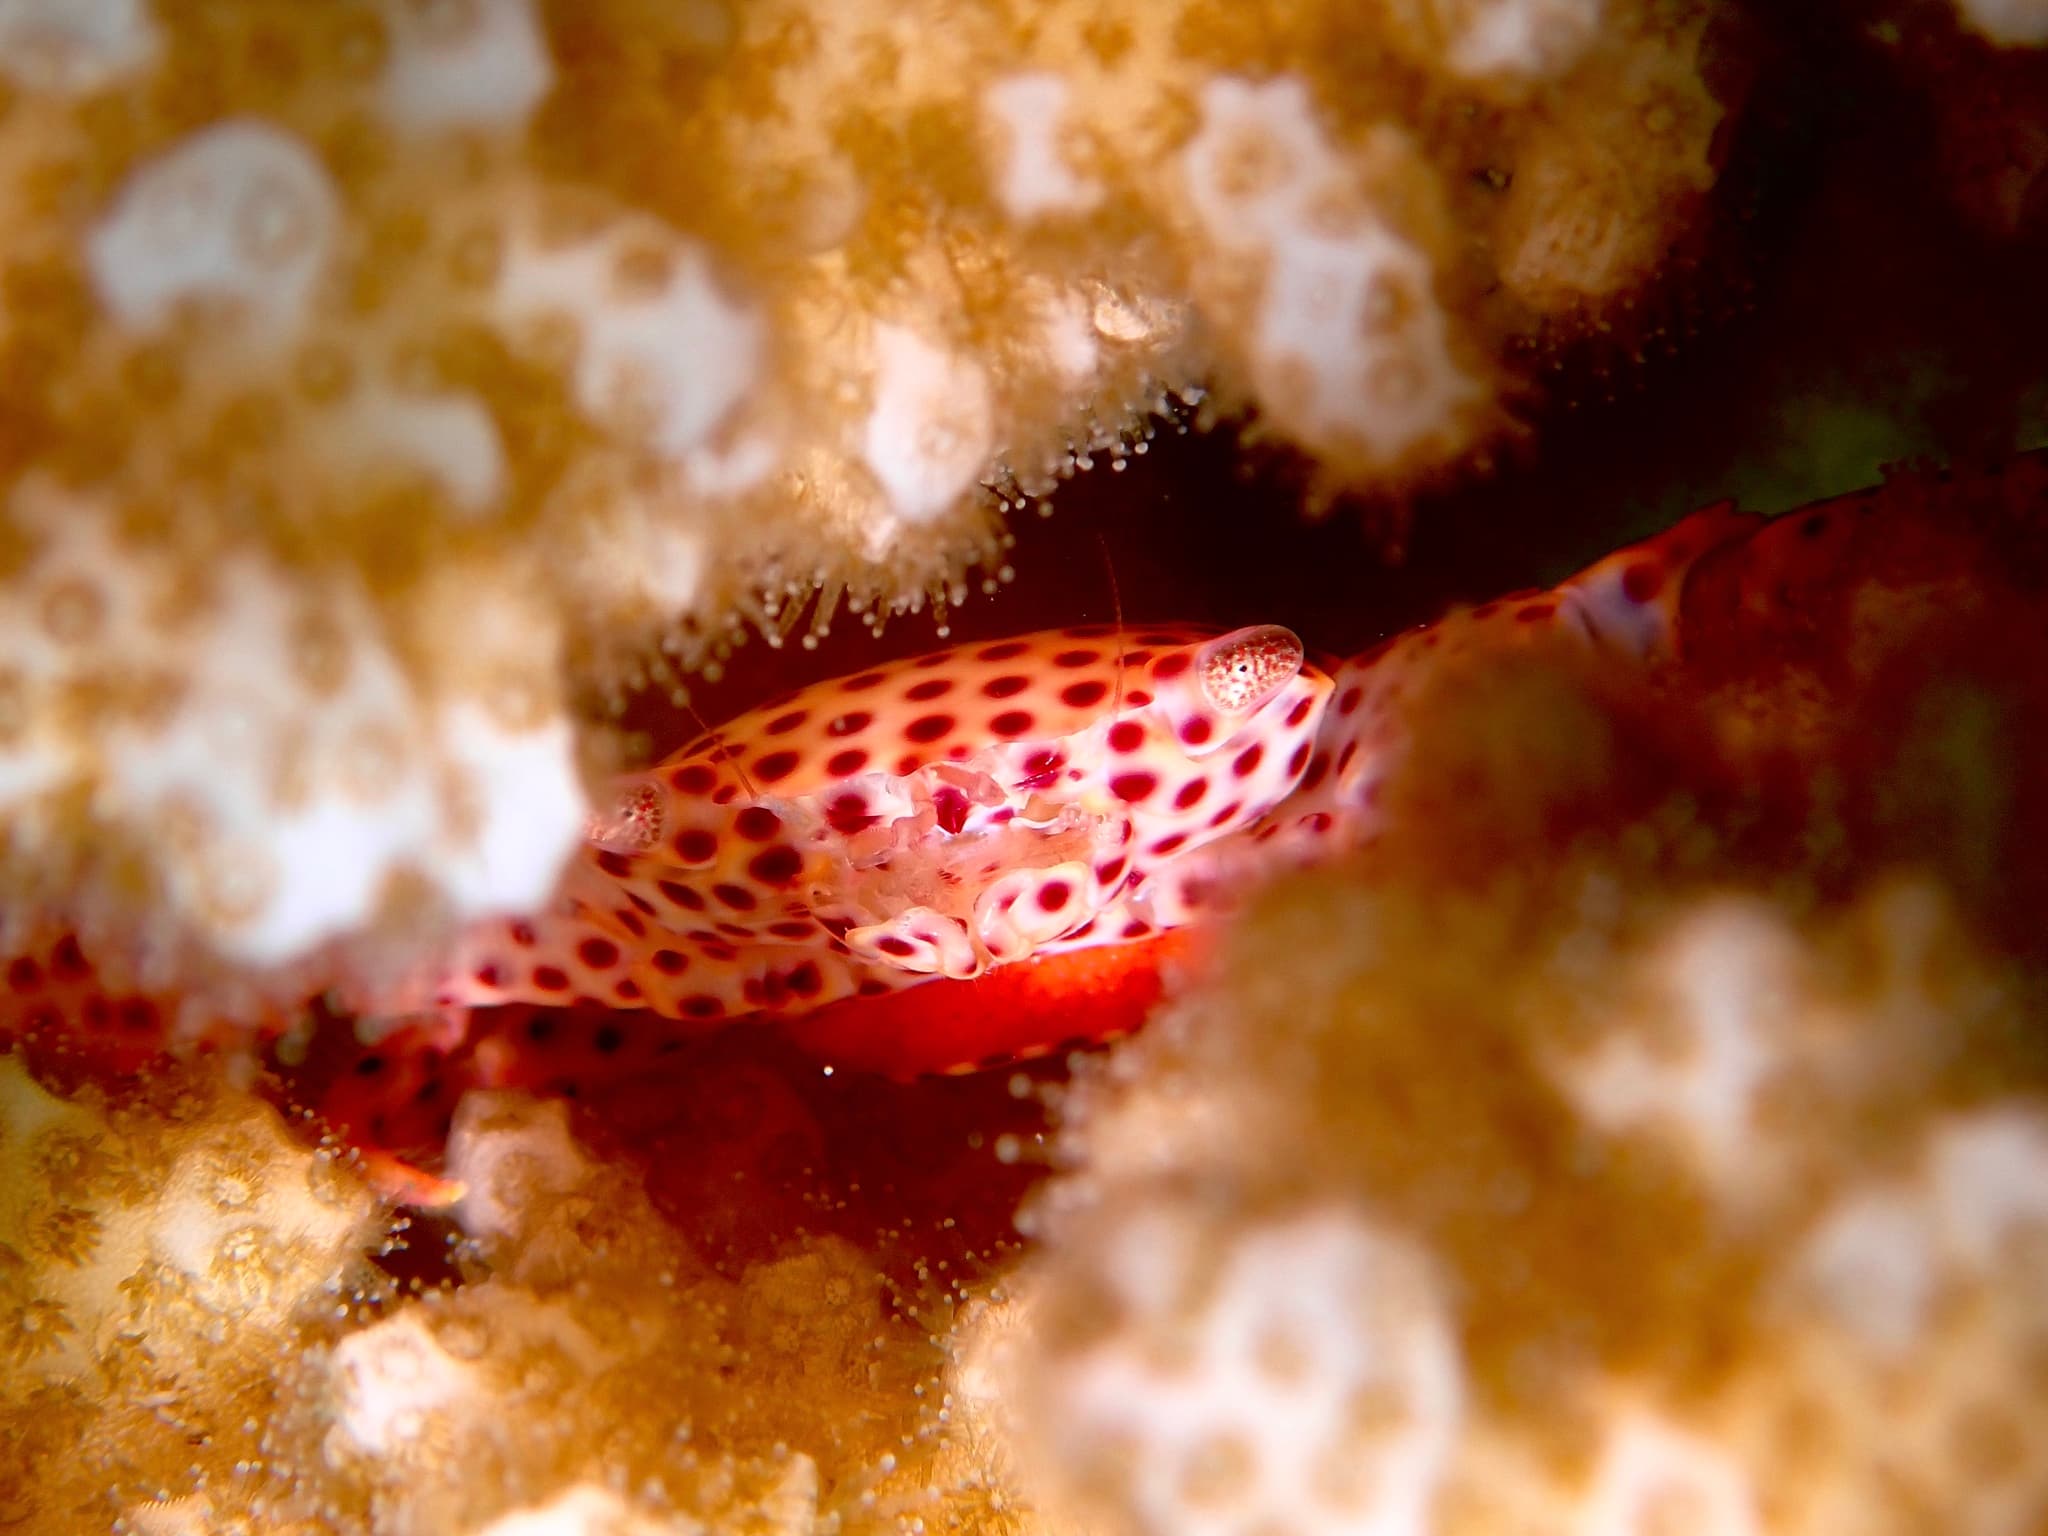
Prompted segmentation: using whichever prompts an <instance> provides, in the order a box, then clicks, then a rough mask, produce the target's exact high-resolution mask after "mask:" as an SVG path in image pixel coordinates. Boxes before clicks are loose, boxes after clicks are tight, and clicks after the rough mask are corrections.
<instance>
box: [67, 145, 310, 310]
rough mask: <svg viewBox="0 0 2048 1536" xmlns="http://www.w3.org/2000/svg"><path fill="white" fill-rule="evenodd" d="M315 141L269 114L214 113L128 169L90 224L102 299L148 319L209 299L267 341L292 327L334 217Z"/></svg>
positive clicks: (89, 247) (89, 244) (91, 265)
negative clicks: (206, 124) (235, 116)
mask: <svg viewBox="0 0 2048 1536" xmlns="http://www.w3.org/2000/svg"><path fill="white" fill-rule="evenodd" d="M340 217H341V214H340V204H339V199H338V197H337V194H336V191H335V187H334V184H333V182H332V180H331V179H330V178H329V176H328V174H327V172H326V170H325V168H324V167H323V166H322V165H321V164H320V162H319V161H318V160H317V159H316V158H315V157H314V156H313V153H312V151H310V150H309V149H307V148H306V146H305V145H304V144H303V143H302V142H300V140H298V139H297V138H295V137H293V136H292V135H291V134H289V133H287V132H285V131H284V130H282V129H280V128H276V127H273V126H271V125H269V124H267V123H261V122H257V121H254V120H234V121H229V122H224V123H217V124H215V125H214V126H212V127H210V128H205V129H202V130H200V131H199V132H197V133H194V134H192V135H190V136H189V137H187V138H185V139H184V140H182V141H180V142H179V143H178V144H177V145H176V146H174V147H173V148H171V149H170V150H168V151H166V152H165V153H163V154H161V155H159V156H157V157H156V158H155V159H153V160H150V161H148V162H147V163H146V164H144V165H143V166H142V167H141V168H140V169H138V170H137V171H135V172H134V173H133V174H131V175H130V176H129V178H128V180H127V181H126V182H125V183H124V184H123V186H122V188H121V190H120V192H119V194H118V195H117V196H116V198H115V200H114V203H113V206H112V207H111V208H109V209H108V210H107V212H106V213H105V214H104V215H103V216H102V217H101V218H100V220H99V222H98V223H96V224H95V225H94V226H93V228H92V229H91V231H90V232H89V233H88V234H87V236H86V241H85V252H86V265H87V267H88V269H89V270H90V271H91V273H92V279H93V287H94V290H95V292H96V293H97V294H98V295H99V299H100V302H101V303H102V304H103V305H105V306H106V308H107V309H108V310H109V311H110V312H111V313H112V314H113V315H114V317H115V318H116V319H117V320H119V321H121V322H122V323H123V324H125V325H129V326H133V327H135V328H136V329H138V330H151V329H155V328H156V327H159V326H161V325H163V324H164V323H165V322H166V321H168V320H169V319H170V318H171V317H172V316H173V315H174V314H175V313H176V312H177V310H178V309H179V308H180V307H181V306H182V305H185V304H188V303H192V302H195V301H212V302H216V303H219V304H221V305H223V306H226V307H228V308H231V309H233V310H234V311H236V312H237V313H238V314H239V315H240V316H241V317H242V318H243V319H245V320H246V321H247V322H249V324H248V327H247V334H250V335H254V336H256V337H257V338H258V339H260V340H261V341H262V342H264V343H266V344H271V345H275V344H279V343H281V342H283V341H286V340H288V339H290V338H291V337H292V336H294V335H296V334H297V333H298V331H299V329H300V327H301V326H302V324H303V322H304V320H305V318H306V311H307V306H308V302H309V300H310V298H311V295H312V292H313V289H314V285H315V284H316V283H317V282H318V281H319V279H320V276H321V274H322V273H323V272H324V271H325V269H326V266H327V263H328V259H329V257H330V255H331V253H332V250H333V246H334V241H335V235H336V231H337V228H338V226H339V223H340Z"/></svg>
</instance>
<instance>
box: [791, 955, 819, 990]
mask: <svg viewBox="0 0 2048 1536" xmlns="http://www.w3.org/2000/svg"><path fill="white" fill-rule="evenodd" d="M788 982H789V990H790V992H791V993H792V994H793V995H794V996H797V997H816V996H817V995H818V994H819V993H820V992H822V991H824V990H825V979H824V977H822V976H820V975H819V974H818V967H817V965H816V963H815V962H813V961H810V960H806V961H805V962H804V963H803V964H802V965H800V966H798V967H796V969H794V970H793V971H791V972H790V973H789V978H788Z"/></svg>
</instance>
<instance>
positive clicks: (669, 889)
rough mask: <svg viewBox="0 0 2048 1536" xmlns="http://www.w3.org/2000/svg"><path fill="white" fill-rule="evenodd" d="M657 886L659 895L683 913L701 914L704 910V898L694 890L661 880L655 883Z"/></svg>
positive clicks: (675, 882) (674, 882)
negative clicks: (679, 908)
mask: <svg viewBox="0 0 2048 1536" xmlns="http://www.w3.org/2000/svg"><path fill="white" fill-rule="evenodd" d="M657 884H658V885H659V886H660V889H661V894H662V895H664V896H666V897H667V898H668V899H669V900H670V901H672V902H674V903H675V904H676V905H677V906H679V907H681V908H682V909H683V910H684V911H685V912H702V911H703V910H704V898H703V896H702V895H701V894H699V893H698V892H697V891H696V890H695V889H694V888H692V887H690V886H687V885H683V884H681V883H680V882H678V881H675V880H662V881H659V882H657Z"/></svg>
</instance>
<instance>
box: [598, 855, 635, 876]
mask: <svg viewBox="0 0 2048 1536" xmlns="http://www.w3.org/2000/svg"><path fill="white" fill-rule="evenodd" d="M597 867H598V868H599V869H601V870H603V871H604V872H605V873H606V874H608V875H610V876H611V877H612V878H613V879H614V880H623V879H624V878H625V877H626V876H627V875H629V874H631V873H632V872H633V864H632V861H631V860H630V859H628V858H627V857H626V856H625V855H624V854H623V853H614V852H613V851H612V850H611V849H609V848H601V849H599V850H598V854H597Z"/></svg>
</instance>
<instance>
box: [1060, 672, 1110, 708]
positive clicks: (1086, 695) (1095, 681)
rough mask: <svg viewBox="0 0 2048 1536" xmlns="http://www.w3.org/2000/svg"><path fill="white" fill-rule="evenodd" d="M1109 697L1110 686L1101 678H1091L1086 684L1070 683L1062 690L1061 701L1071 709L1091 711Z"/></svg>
mask: <svg viewBox="0 0 2048 1536" xmlns="http://www.w3.org/2000/svg"><path fill="white" fill-rule="evenodd" d="M1108 697H1109V684H1107V683H1105V682H1103V681H1102V679H1101V678H1089V679H1088V680H1087V681H1086V682H1080V683H1069V684H1068V685H1067V686H1066V687H1065V688H1062V689H1061V690H1060V699H1061V701H1062V702H1063V703H1065V704H1066V705H1067V706H1068V707H1069V708H1070V709H1089V708H1092V707H1093V706H1094V705H1097V704H1100V703H1101V702H1102V701H1103V700H1104V699H1106V698H1108Z"/></svg>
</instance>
